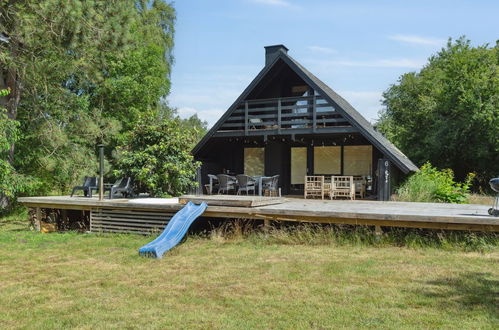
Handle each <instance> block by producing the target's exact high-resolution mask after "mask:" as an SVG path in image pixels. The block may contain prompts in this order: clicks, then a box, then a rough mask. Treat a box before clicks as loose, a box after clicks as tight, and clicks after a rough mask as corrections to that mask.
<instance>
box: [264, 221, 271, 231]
mask: <svg viewBox="0 0 499 330" xmlns="http://www.w3.org/2000/svg"><path fill="white" fill-rule="evenodd" d="M269 229H270V219H263V230H264V231H269Z"/></svg>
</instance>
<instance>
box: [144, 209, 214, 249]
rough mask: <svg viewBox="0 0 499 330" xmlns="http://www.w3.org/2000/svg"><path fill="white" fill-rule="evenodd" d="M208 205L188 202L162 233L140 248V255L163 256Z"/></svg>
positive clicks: (178, 241) (180, 238)
mask: <svg viewBox="0 0 499 330" xmlns="http://www.w3.org/2000/svg"><path fill="white" fill-rule="evenodd" d="M207 207H208V205H207V204H206V203H201V204H199V205H196V204H194V203H193V202H189V203H187V204H186V205H185V206H184V207H183V208H182V209H181V210H180V211H178V212H177V213H175V215H174V216H173V218H171V220H170V221H169V222H168V225H166V227H165V230H163V232H162V233H161V235H159V236H158V237H157V238H156V239H155V240H154V241H152V242H150V243H148V244H146V245H144V246H143V247H141V248H140V249H139V255H141V256H146V257H152V258H161V257H163V254H164V253H165V252H166V251H168V250H170V249H172V248H173V247H175V246H176V245H177V244H178V243H180V241H181V240H182V238H183V237H184V236H185V234H187V230H188V229H189V227H190V226H191V224H192V223H193V222H194V220H196V219H197V217H199V216H200V215H201V214H203V212H204V211H205V210H206V208H207Z"/></svg>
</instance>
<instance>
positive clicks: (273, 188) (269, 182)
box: [262, 174, 281, 197]
mask: <svg viewBox="0 0 499 330" xmlns="http://www.w3.org/2000/svg"><path fill="white" fill-rule="evenodd" d="M278 185H279V174H277V175H274V176H272V177H265V178H262V190H263V195H264V196H270V197H272V196H280V195H281V192H280V190H279V187H278Z"/></svg>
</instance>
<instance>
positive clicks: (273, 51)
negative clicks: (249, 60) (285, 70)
mask: <svg viewBox="0 0 499 330" xmlns="http://www.w3.org/2000/svg"><path fill="white" fill-rule="evenodd" d="M288 50H289V49H288V48H286V46H284V45H273V46H265V66H267V65H269V64H270V63H272V61H274V59H275V58H276V57H277V56H278V55H279V52H283V53H284V54H287V53H288Z"/></svg>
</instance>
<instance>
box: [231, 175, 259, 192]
mask: <svg viewBox="0 0 499 330" xmlns="http://www.w3.org/2000/svg"><path fill="white" fill-rule="evenodd" d="M236 179H237V186H238V188H237V194H238V195H241V192H243V191H244V192H246V195H248V194H249V192H250V191H253V195H255V184H256V180H255V179H254V178H253V177H251V176H249V175H245V174H239V175H236Z"/></svg>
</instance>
